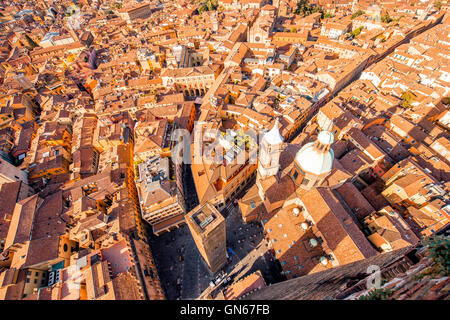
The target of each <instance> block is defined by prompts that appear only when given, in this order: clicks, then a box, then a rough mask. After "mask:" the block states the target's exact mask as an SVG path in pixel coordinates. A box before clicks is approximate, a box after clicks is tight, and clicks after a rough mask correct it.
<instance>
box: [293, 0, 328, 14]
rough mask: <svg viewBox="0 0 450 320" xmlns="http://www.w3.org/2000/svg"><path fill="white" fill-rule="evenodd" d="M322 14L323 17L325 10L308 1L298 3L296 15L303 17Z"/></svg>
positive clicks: (303, 0) (302, 0)
mask: <svg viewBox="0 0 450 320" xmlns="http://www.w3.org/2000/svg"><path fill="white" fill-rule="evenodd" d="M316 12H320V13H322V17H323V10H322V8H321V7H320V6H318V5H311V4H309V1H308V0H300V1H298V2H297V9H295V11H294V13H295V14H297V15H301V16H303V17H305V16H308V15H310V14H311V13H316Z"/></svg>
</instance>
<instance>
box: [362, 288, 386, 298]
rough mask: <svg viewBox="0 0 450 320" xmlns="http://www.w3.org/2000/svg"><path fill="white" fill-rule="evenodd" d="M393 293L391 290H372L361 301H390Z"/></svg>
mask: <svg viewBox="0 0 450 320" xmlns="http://www.w3.org/2000/svg"><path fill="white" fill-rule="evenodd" d="M392 294H393V292H392V291H391V290H389V289H372V290H370V291H369V292H368V293H367V294H366V295H363V296H361V297H359V300H389V299H390V297H391V296H392Z"/></svg>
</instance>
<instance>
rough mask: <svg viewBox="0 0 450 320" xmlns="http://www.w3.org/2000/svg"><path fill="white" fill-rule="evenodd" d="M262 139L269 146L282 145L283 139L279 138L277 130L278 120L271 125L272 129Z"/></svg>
mask: <svg viewBox="0 0 450 320" xmlns="http://www.w3.org/2000/svg"><path fill="white" fill-rule="evenodd" d="M264 139H265V140H266V141H267V142H268V143H269V144H272V145H274V144H281V143H283V137H282V136H281V134H280V131H279V130H278V119H276V120H275V124H274V125H273V128H272V129H270V131H269V132H267V133H266V134H265V135H264Z"/></svg>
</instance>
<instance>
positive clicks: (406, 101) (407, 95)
mask: <svg viewBox="0 0 450 320" xmlns="http://www.w3.org/2000/svg"><path fill="white" fill-rule="evenodd" d="M400 98H401V99H402V100H403V101H402V107H404V108H409V107H411V103H412V102H413V101H414V100H415V99H416V96H415V95H414V94H413V93H412V92H411V91H405V92H403V94H402V96H401V97H400Z"/></svg>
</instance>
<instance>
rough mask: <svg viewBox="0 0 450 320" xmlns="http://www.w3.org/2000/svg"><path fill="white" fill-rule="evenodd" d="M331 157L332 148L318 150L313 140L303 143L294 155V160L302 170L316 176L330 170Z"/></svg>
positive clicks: (331, 164)
mask: <svg viewBox="0 0 450 320" xmlns="http://www.w3.org/2000/svg"><path fill="white" fill-rule="evenodd" d="M333 159H334V153H333V150H332V149H329V150H328V151H326V152H323V151H320V150H318V149H317V148H316V147H315V146H314V142H310V143H307V144H305V145H304V146H303V147H302V148H301V149H300V150H299V151H298V152H297V154H296V156H295V161H296V162H297V163H298V165H299V166H300V168H301V169H302V170H303V171H305V172H307V173H312V174H315V175H318V176H319V175H322V174H324V173H327V172H330V171H331V169H332V168H333Z"/></svg>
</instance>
